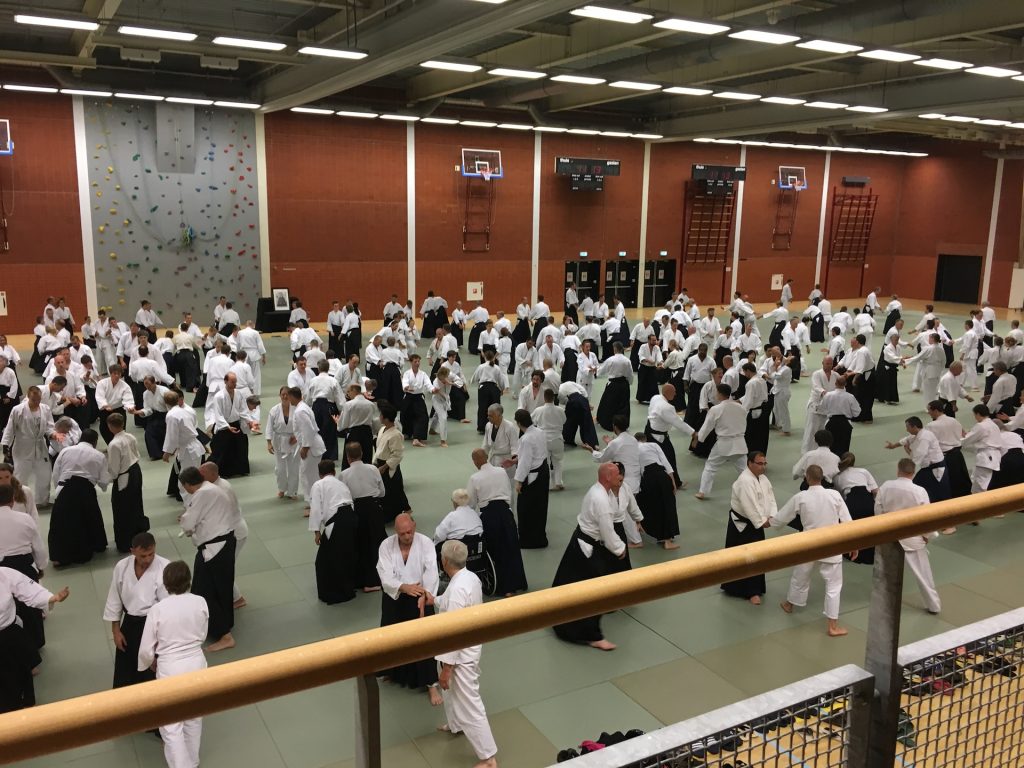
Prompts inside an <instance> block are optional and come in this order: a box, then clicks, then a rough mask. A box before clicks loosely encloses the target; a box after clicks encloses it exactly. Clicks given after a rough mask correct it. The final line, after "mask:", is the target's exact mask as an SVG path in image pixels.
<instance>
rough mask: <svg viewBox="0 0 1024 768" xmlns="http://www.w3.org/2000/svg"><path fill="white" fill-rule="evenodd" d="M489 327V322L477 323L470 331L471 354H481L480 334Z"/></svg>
mask: <svg viewBox="0 0 1024 768" xmlns="http://www.w3.org/2000/svg"><path fill="white" fill-rule="evenodd" d="M486 329H487V323H475V324H474V325H473V327H472V329H470V331H469V354H471V355H478V354H480V334H481V333H483V332H484V331H485V330H486Z"/></svg>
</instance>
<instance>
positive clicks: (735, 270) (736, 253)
mask: <svg viewBox="0 0 1024 768" xmlns="http://www.w3.org/2000/svg"><path fill="white" fill-rule="evenodd" d="M746 164H747V148H746V146H741V147H740V165H742V166H746ZM736 183H737V184H739V190H738V191H737V192H736V235H735V236H734V237H733V239H732V288H731V289H730V291H729V293H730V296H731V295H732V294H734V293H736V281H737V280H738V279H739V271H740V228H741V227H742V225H743V190H744V188H745V187H746V185H747V182H745V181H739V182H736Z"/></svg>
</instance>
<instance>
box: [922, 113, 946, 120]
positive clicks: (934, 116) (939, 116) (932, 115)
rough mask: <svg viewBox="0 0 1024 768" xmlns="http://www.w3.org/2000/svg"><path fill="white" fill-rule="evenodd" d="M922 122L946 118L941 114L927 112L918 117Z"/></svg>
mask: <svg viewBox="0 0 1024 768" xmlns="http://www.w3.org/2000/svg"><path fill="white" fill-rule="evenodd" d="M918 117H919V118H921V119H922V120H941V119H942V118H944V117H945V115H944V114H942V113H941V112H926V113H925V114H923V115H918Z"/></svg>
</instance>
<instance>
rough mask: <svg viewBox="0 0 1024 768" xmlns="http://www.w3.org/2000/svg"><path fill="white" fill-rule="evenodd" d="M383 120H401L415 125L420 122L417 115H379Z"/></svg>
mask: <svg viewBox="0 0 1024 768" xmlns="http://www.w3.org/2000/svg"><path fill="white" fill-rule="evenodd" d="M378 117H380V119H381V120H400V121H402V122H405V123H415V122H416V121H417V120H419V118H418V117H416V115H378Z"/></svg>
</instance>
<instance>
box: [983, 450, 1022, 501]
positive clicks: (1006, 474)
mask: <svg viewBox="0 0 1024 768" xmlns="http://www.w3.org/2000/svg"><path fill="white" fill-rule="evenodd" d="M1022 477H1024V451H1021V449H1020V448H1011V449H1010V450H1008V451H1007V452H1006V453H1004V454H1003V458H1002V459H1001V460H1000V461H999V471H998V472H993V473H992V479H991V480H989V483H988V489H989V490H990V491H994V490H995V489H996V488H1008V487H1009V486H1011V485H1016V484H1017V483H1019V482H1020V481H1021V478H1022ZM1018 511H1020V510H1018Z"/></svg>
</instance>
